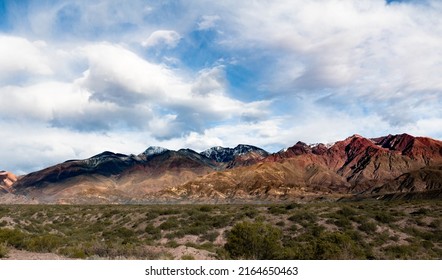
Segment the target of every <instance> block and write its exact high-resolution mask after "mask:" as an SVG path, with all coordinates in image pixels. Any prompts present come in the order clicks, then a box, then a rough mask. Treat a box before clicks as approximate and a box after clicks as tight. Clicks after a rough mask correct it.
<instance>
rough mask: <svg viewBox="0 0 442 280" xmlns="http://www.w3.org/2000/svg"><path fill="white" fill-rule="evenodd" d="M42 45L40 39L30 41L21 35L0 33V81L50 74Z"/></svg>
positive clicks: (43, 45)
mask: <svg viewBox="0 0 442 280" xmlns="http://www.w3.org/2000/svg"><path fill="white" fill-rule="evenodd" d="M44 47H45V44H44V42H42V41H36V42H30V41H29V40H27V39H24V38H21V37H14V36H5V35H0V61H1V63H0V83H5V82H8V80H11V79H12V80H13V81H16V80H17V79H19V81H18V82H21V81H20V80H21V79H22V80H27V79H29V77H30V76H35V75H37V76H48V75H52V74H53V71H52V69H51V67H50V65H49V61H48V58H47V57H46V56H45V54H44V53H43V52H42V50H41V48H44Z"/></svg>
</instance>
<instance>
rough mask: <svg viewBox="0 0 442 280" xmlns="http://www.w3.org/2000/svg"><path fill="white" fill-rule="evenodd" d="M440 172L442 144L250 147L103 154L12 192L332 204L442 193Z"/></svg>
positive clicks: (356, 141) (359, 141) (417, 140)
mask: <svg viewBox="0 0 442 280" xmlns="http://www.w3.org/2000/svg"><path fill="white" fill-rule="evenodd" d="M438 166H442V142H441V141H438V140H434V139H430V138H425V137H413V136H411V135H408V134H401V135H388V136H384V137H378V138H373V139H368V138H364V137H362V136H360V135H353V136H351V137H348V138H346V139H344V140H342V141H338V142H336V143H334V144H332V145H324V144H315V145H307V144H305V143H303V142H297V143H296V144H295V145H293V146H292V147H289V148H287V149H285V150H282V151H280V152H278V153H275V154H268V153H267V152H266V151H264V150H262V149H260V148H257V147H254V146H249V145H238V146H237V147H235V148H222V147H214V148H211V149H209V150H206V151H204V152H202V153H197V152H195V151H192V150H189V149H181V150H178V151H171V150H167V149H164V148H161V147H149V148H148V149H147V150H146V151H144V152H143V153H141V154H139V155H123V154H115V153H111V152H104V153H101V154H99V155H96V156H94V157H91V158H89V159H85V160H71V161H67V162H64V163H62V164H58V165H55V166H52V167H49V168H46V169H44V170H41V171H37V172H34V173H31V174H28V175H26V176H24V177H23V178H21V179H20V180H18V181H17V182H16V183H14V184H13V186H12V187H11V188H10V189H8V190H7V191H11V192H14V193H16V194H21V195H26V196H27V197H30V198H36V199H37V200H39V201H41V202H57V203H83V202H87V203H95V202H100V203H101V202H119V203H130V202H147V201H150V202H152V201H153V202H156V201H167V200H172V201H176V200H182V201H245V200H280V199H299V198H317V197H332V198H333V197H340V196H349V195H357V194H365V195H367V194H368V195H377V194H379V193H382V194H385V193H389V192H416V191H419V192H427V191H434V190H435V189H436V190H439V189H441V180H442V179H441V176H440V169H438V168H439V167H438Z"/></svg>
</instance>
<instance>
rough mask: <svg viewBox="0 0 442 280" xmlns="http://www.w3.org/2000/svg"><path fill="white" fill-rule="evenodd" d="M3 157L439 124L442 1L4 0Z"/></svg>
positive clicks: (277, 140)
mask: <svg viewBox="0 0 442 280" xmlns="http://www.w3.org/2000/svg"><path fill="white" fill-rule="evenodd" d="M0 18H2V21H1V22H0V61H1V63H0V98H1V100H2V102H1V103H0V126H1V127H2V130H1V133H0V139H2V140H1V142H0V143H1V145H2V147H3V149H1V151H0V168H1V169H9V170H12V171H15V172H17V173H26V172H30V171H33V170H35V169H38V168H42V167H45V166H47V165H49V164H54V163H57V162H60V161H63V160H67V159H70V158H84V157H89V156H92V155H93V154H96V153H99V152H101V151H103V150H112V151H116V152H124V153H138V152H141V151H143V150H144V149H145V148H146V147H147V146H149V145H162V146H166V147H168V148H172V149H177V148H182V147H189V148H193V149H196V150H203V149H206V148H209V147H211V146H215V145H224V146H235V145H237V144H238V143H249V144H254V145H259V146H262V147H264V148H267V149H269V150H270V151H276V150H278V149H281V148H283V147H286V146H289V145H292V144H293V143H295V142H296V141H298V140H302V141H305V142H331V141H335V140H338V139H341V138H344V137H347V136H348V135H351V134H354V133H359V134H362V135H365V136H368V137H373V136H379V135H384V134H387V133H402V132H407V133H411V134H416V135H425V136H430V137H434V138H442V131H441V130H440V127H441V124H442V111H441V110H440V108H441V107H442V98H441V94H442V80H441V79H440V77H439V73H441V72H442V64H441V61H442V51H441V50H442V22H441V21H442V5H441V4H440V2H439V1H436V0H434V1H431V0H428V1H403V2H402V1H394V2H389V3H386V2H384V1H382V0H360V1H352V0H345V1H337V0H323V1H322V0H321V1H320V0H314V1H297V0H295V1H273V2H268V1H254V2H252V3H250V2H247V3H246V2H242V1H240V2H238V1H222V2H219V3H211V4H210V5H208V4H207V3H205V2H202V1H196V0H195V1H185V2H180V1H161V2H157V1H142V0H138V1H131V5H127V4H124V3H121V2H120V1H95V2H94V3H88V2H82V1H80V2H75V3H73V2H71V1H62V0H60V1H47V2H44V3H41V2H39V3H38V4H37V3H36V2H35V1H29V2H25V1H23V2H20V3H17V2H16V1H6V2H5V12H4V14H1V15H0Z"/></svg>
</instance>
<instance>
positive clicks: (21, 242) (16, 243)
mask: <svg viewBox="0 0 442 280" xmlns="http://www.w3.org/2000/svg"><path fill="white" fill-rule="evenodd" d="M27 238H28V235H27V234H25V233H23V232H21V231H20V230H17V229H7V228H3V229H0V243H6V244H8V245H10V246H13V247H15V248H17V249H23V248H24V247H26V241H27Z"/></svg>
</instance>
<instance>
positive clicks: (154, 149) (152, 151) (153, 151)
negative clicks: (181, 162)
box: [143, 146, 168, 157]
mask: <svg viewBox="0 0 442 280" xmlns="http://www.w3.org/2000/svg"><path fill="white" fill-rule="evenodd" d="M167 151H168V149H166V148H163V147H158V146H150V147H149V148H147V149H146V150H145V151H144V152H143V154H144V155H146V156H147V157H149V156H153V155H159V154H162V153H164V152H167Z"/></svg>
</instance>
